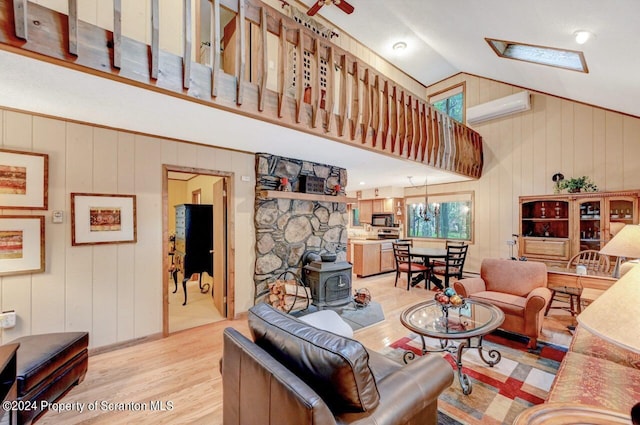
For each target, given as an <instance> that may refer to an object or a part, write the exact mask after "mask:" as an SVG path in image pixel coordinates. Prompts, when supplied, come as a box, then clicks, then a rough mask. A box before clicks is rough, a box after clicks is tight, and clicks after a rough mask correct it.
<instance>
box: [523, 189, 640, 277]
mask: <svg viewBox="0 0 640 425" xmlns="http://www.w3.org/2000/svg"><path fill="white" fill-rule="evenodd" d="M639 197H640V190H628V191H617V192H587V193H569V194H563V195H546V196H521V197H520V241H519V242H520V247H519V250H518V252H519V255H520V256H524V257H527V258H531V259H538V260H542V261H545V262H547V263H550V264H553V265H556V266H564V265H566V261H567V260H569V259H570V258H571V257H572V256H573V255H575V254H577V253H578V252H580V251H583V250H585V249H595V250H600V249H602V247H603V246H604V245H605V244H606V243H607V242H608V241H609V240H610V239H611V238H612V232H613V231H614V228H615V227H616V226H620V225H622V224H638V198H639ZM614 223H619V224H614Z"/></svg>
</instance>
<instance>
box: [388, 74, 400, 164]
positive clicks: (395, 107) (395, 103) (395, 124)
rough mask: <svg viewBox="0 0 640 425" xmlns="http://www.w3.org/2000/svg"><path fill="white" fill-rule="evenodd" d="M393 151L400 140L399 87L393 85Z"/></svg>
mask: <svg viewBox="0 0 640 425" xmlns="http://www.w3.org/2000/svg"><path fill="white" fill-rule="evenodd" d="M390 118H391V152H392V153H396V142H397V141H398V89H397V87H396V86H395V84H394V85H393V92H392V94H391V113H390Z"/></svg>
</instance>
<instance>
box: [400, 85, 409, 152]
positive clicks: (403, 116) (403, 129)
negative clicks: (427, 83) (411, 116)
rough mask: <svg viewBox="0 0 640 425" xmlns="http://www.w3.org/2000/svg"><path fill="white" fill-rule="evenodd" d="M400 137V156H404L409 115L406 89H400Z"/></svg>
mask: <svg viewBox="0 0 640 425" xmlns="http://www.w3.org/2000/svg"><path fill="white" fill-rule="evenodd" d="M398 127H399V128H398V139H399V140H400V153H399V155H400V156H404V153H405V150H404V142H405V139H406V137H407V116H406V104H405V100H404V90H401V91H400V103H399V110H398Z"/></svg>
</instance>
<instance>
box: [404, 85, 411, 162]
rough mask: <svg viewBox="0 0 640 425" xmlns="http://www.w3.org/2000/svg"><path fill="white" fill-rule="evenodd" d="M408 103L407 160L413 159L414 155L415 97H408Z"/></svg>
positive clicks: (406, 104) (406, 114)
mask: <svg viewBox="0 0 640 425" xmlns="http://www.w3.org/2000/svg"><path fill="white" fill-rule="evenodd" d="M407 97H408V99H407V102H406V103H405V107H406V106H408V107H407V109H406V113H405V116H406V121H407V124H406V125H407V158H411V155H412V154H413V96H411V95H408V96H407Z"/></svg>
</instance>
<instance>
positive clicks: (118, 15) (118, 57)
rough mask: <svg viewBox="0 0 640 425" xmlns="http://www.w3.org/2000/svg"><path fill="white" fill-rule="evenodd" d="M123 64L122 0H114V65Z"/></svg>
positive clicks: (118, 66)
mask: <svg viewBox="0 0 640 425" xmlns="http://www.w3.org/2000/svg"><path fill="white" fill-rule="evenodd" d="M121 66H122V0H113V67H114V68H118V69H120V67H121Z"/></svg>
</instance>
